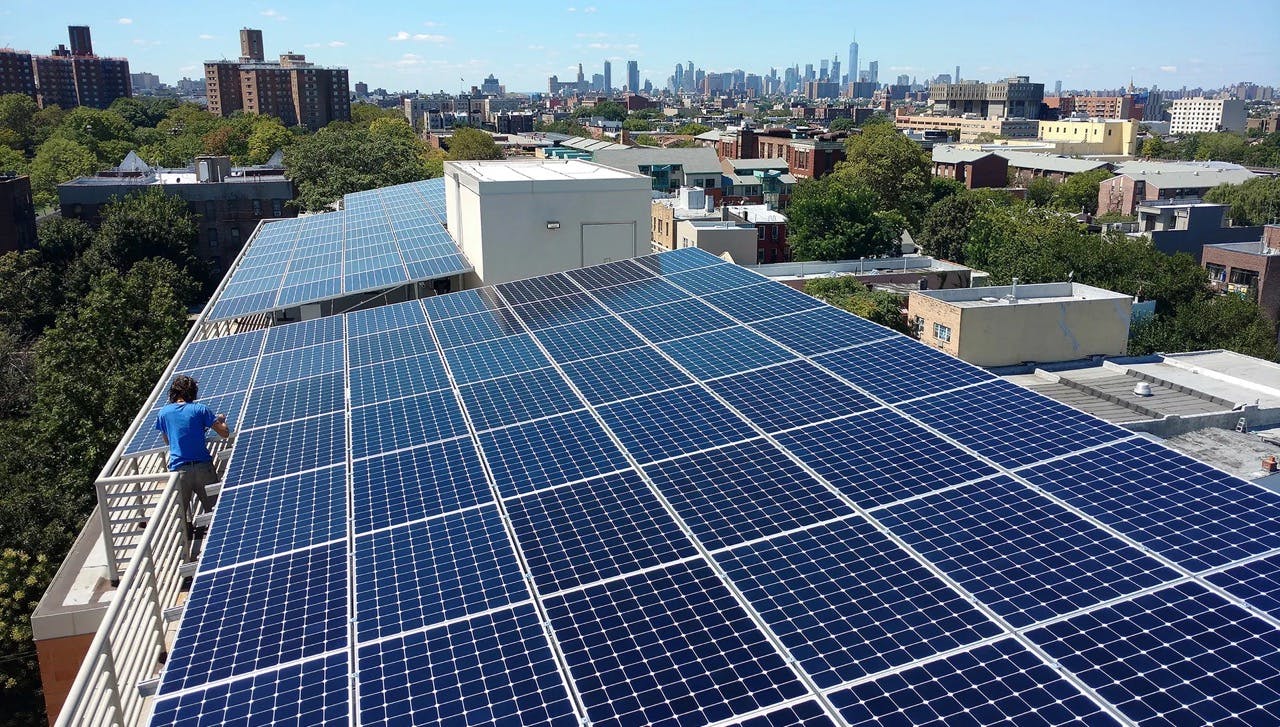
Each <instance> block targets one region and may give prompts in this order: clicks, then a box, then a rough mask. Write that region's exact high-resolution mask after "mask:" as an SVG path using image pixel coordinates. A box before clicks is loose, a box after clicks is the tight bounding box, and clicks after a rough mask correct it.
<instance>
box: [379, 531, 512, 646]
mask: <svg viewBox="0 0 1280 727" xmlns="http://www.w3.org/2000/svg"><path fill="white" fill-rule="evenodd" d="M355 569H356V570H355V576H356V577H355V584H356V614H357V616H356V637H357V638H358V639H359V640H360V641H361V642H365V641H368V640H370V639H374V638H377V637H380V636H391V635H394V634H398V633H401V632H404V631H412V630H414V629H419V628H422V627H423V626H430V625H433V624H436V623H439V622H441V621H450V620H453V619H457V618H462V617H464V616H467V615H469V614H476V613H480V612H483V611H488V610H491V609H495V608H501V607H503V606H506V605H508V604H510V603H512V602H515V601H522V600H525V599H527V598H528V597H529V592H528V591H527V590H526V589H525V587H524V577H523V576H522V575H521V573H520V567H519V565H518V564H517V562H516V553H515V551H514V550H513V549H512V548H511V541H509V540H508V539H507V535H506V531H505V530H504V529H503V525H502V518H500V517H499V516H498V510H497V508H495V507H493V506H484V507H480V508H477V509H473V510H463V511H461V512H456V513H452V514H449V515H444V516H442V517H437V518H432V519H430V520H427V521H426V522H418V523H410V524H408V525H399V526H396V527H394V528H390V529H388V530H380V531H378V532H376V533H373V534H371V535H362V536H359V537H357V538H356V558H355Z"/></svg>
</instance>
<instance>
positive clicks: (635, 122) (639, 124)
mask: <svg viewBox="0 0 1280 727" xmlns="http://www.w3.org/2000/svg"><path fill="white" fill-rule="evenodd" d="M622 128H623V129H626V130H627V131H653V124H651V123H649V122H648V121H645V120H644V119H636V118H631V119H627V120H626V121H623V122H622Z"/></svg>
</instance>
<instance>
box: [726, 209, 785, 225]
mask: <svg viewBox="0 0 1280 727" xmlns="http://www.w3.org/2000/svg"><path fill="white" fill-rule="evenodd" d="M728 209H729V211H730V212H732V213H733V214H735V215H738V216H740V217H742V218H743V219H745V220H747V221H748V222H763V223H775V222H786V221H787V216H786V215H784V214H782V213H781V212H777V211H775V210H771V209H769V205H765V204H731V205H728Z"/></svg>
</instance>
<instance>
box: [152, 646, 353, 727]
mask: <svg viewBox="0 0 1280 727" xmlns="http://www.w3.org/2000/svg"><path fill="white" fill-rule="evenodd" d="M348 671H349V670H348V667H347V655H346V652H339V653H336V654H330V655H328V656H323V657H317V658H315V659H310V660H307V661H304V662H301V663H298V664H290V665H289V666H286V667H282V668H281V669H278V670H276V671H268V672H263V673H261V674H256V675H254V676H250V677H245V678H243V679H237V680H234V681H230V682H225V683H222V684H218V685H215V686H212V687H209V688H208V689H197V690H194V691H190V692H183V693H182V694H179V695H177V696H175V697H172V698H170V699H160V700H157V702H156V706H155V713H154V714H153V715H152V717H151V722H150V724H151V727H169V726H170V725H172V727H180V726H186V727H200V726H201V725H221V726H222V727H268V726H269V727H306V726H307V725H318V724H346V723H347V721H348V719H349V718H350V715H349V713H350V710H351V706H350V705H349V704H348V703H347V692H348V682H349V679H348Z"/></svg>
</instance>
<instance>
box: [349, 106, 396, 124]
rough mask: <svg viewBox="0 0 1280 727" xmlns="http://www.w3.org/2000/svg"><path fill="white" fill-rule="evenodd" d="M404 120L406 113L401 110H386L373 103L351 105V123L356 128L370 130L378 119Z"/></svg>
mask: <svg viewBox="0 0 1280 727" xmlns="http://www.w3.org/2000/svg"><path fill="white" fill-rule="evenodd" d="M394 118H401V119H403V118H404V112H402V111H401V110H400V109H398V108H397V109H384V108H382V107H380V106H377V105H375V104H371V103H363V102H360V101H357V102H355V103H353V104H351V123H352V124H353V125H355V126H363V127H365V128H368V127H369V125H370V124H372V123H373V122H375V121H377V120H378V119H394Z"/></svg>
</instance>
